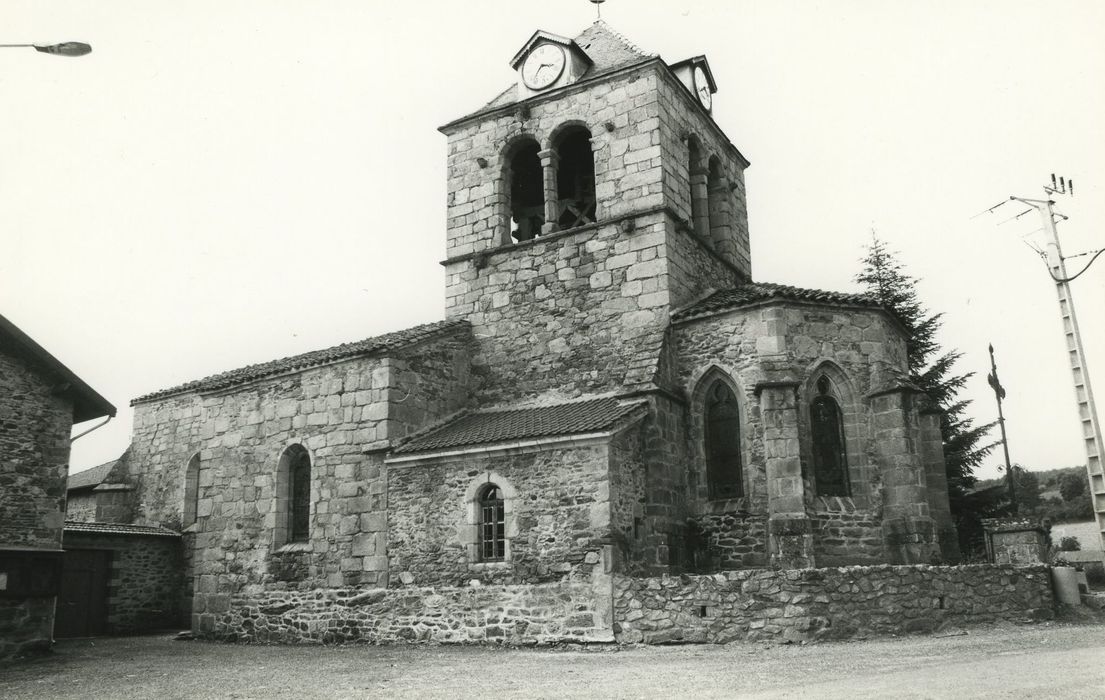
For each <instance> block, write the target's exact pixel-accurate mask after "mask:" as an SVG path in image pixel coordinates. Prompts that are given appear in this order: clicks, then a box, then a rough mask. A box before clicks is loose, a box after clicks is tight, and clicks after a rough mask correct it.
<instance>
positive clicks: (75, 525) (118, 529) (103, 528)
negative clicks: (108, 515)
mask: <svg viewBox="0 0 1105 700" xmlns="http://www.w3.org/2000/svg"><path fill="white" fill-rule="evenodd" d="M65 532H66V533H70V532H91V533H94V534H100V535H151V536H153V537H180V533H179V532H174V531H173V530H170V529H168V528H164V527H159V526H157V525H128V524H125V523H82V522H77V521H76V520H66V521H65Z"/></svg>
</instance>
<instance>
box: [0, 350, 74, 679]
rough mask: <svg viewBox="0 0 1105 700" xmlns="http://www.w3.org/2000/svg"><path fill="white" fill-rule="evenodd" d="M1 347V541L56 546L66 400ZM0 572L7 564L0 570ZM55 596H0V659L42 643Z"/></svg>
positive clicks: (67, 426) (68, 410)
mask: <svg viewBox="0 0 1105 700" xmlns="http://www.w3.org/2000/svg"><path fill="white" fill-rule="evenodd" d="M5 350H6V349H5V348H0V549H3V548H4V547H19V548H23V547H31V548H40V549H53V550H56V549H60V548H61V528H62V525H63V523H64V522H65V484H66V479H67V478H68V475H69V433H70V430H71V429H72V426H73V404H72V402H71V401H70V400H69V399H66V398H63V397H61V396H58V395H56V394H55V393H54V392H53V390H52V389H53V382H52V380H51V378H50V377H49V376H45V375H44V374H43V373H42V372H41V370H39V369H38V368H37V367H35V366H33V365H31V364H30V363H28V362H27V361H26V360H25V359H24V358H23V357H22V356H18V355H15V354H9V353H8V352H6V351H5ZM0 574H6V572H2V571H0ZM53 627H54V598H52V597H47V598H0V659H4V658H6V657H8V656H13V655H17V654H22V653H25V652H31V651H38V650H43V649H48V648H49V646H50V637H51V633H52V631H53Z"/></svg>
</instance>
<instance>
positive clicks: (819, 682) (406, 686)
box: [0, 623, 1105, 700]
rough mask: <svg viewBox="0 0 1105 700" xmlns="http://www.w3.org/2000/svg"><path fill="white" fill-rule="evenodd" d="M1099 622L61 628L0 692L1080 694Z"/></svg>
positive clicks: (1086, 691) (3, 676)
mask: <svg viewBox="0 0 1105 700" xmlns="http://www.w3.org/2000/svg"><path fill="white" fill-rule="evenodd" d="M1103 687H1105V625H1102V624H1066V623H1046V624H1037V625H1031V626H1013V625H999V626H994V627H988V628H973V629H971V630H969V631H968V632H963V631H961V630H952V631H951V632H950V633H945V635H944V636H924V637H907V638H893V639H881V640H871V641H858V642H841V643H829V644H818V645H810V646H798V645H795V646H766V645H761V644H744V645H740V644H737V645H729V646H678V647H632V648H612V647H602V648H587V649H584V648H566V649H498V648H488V647H456V646H448V647H445V646H406V647H372V646H333V647H314V646H295V647H263V646H245V645H223V644H211V643H206V642H197V641H190V642H184V641H173V639H172V635H170V634H163V635H150V636H141V637H123V638H103V639H94V640H87V639H86V640H69V641H64V642H59V643H58V645H57V647H56V649H55V652H54V653H53V654H51V655H49V656H47V657H43V658H38V659H32V660H27V661H23V662H20V663H18V664H15V665H9V666H8V667H7V668H4V669H0V698H12V699H17V698H18V699H20V700H22V699H23V698H27V699H34V698H51V699H53V698H159V699H163V698H363V697H370V696H372V697H433V698H462V697H481V696H494V697H502V698H532V697H549V698H551V697H609V698H650V697H706V698H714V697H718V698H720V697H755V698H760V697H763V698H769V697H770V698H775V697H781V698H786V697H799V696H807V695H808V694H809V693H811V692H813V693H816V694H817V695H818V696H819V697H820V698H838V697H839V698H845V697H846V698H887V697H893V698H930V697H940V698H943V697H948V698H951V697H955V698H1050V697H1055V698H1088V697H1102V692H1103V691H1102V688H1103Z"/></svg>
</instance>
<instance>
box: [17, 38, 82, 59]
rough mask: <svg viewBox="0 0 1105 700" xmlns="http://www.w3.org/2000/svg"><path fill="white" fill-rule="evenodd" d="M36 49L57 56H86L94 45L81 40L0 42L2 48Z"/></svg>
mask: <svg viewBox="0 0 1105 700" xmlns="http://www.w3.org/2000/svg"><path fill="white" fill-rule="evenodd" d="M23 48H25V49H34V50H35V51H41V52H42V53H52V54H54V55H56V56H84V55H85V54H88V53H92V47H91V46H89V45H88V44H83V43H81V42H79V41H65V42H62V43H60V44H47V45H43V44H0V49H23Z"/></svg>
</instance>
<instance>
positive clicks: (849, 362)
mask: <svg viewBox="0 0 1105 700" xmlns="http://www.w3.org/2000/svg"><path fill="white" fill-rule="evenodd" d="M673 338H674V342H675V343H676V347H677V348H678V354H679V356H680V358H681V366H680V375H679V376H680V381H681V385H682V386H681V390H682V391H683V392H685V393H686V395H687V396H690V397H692V405H691V406H690V408H689V410H690V411H691V424H692V426H693V428H694V429H693V433H692V435H691V436H690V440H691V445H692V454H691V458H692V465H691V469H690V470H689V471H690V473H691V480H692V483H693V484H696V485H697V488H696V489H694V490H693V491H692V494H691V508H692V511H693V512H694V513H695V517H696V518H698V520H699V523H700V524H701V525H702V527H703V528H704V529H705V533H706V537H707V538H708V539H709V541H710V542H711V544H712V546H713V547H714V554H715V557H718V556H720V559H721V561H727V562H736V561H745V562H749V563H751V564H752V565H759V564H758V554H759V553H758V552H757V551H756V550H755V549H751V550H750V549H749V548H748V547H743V546H735V545H736V543H738V542H741V541H743V540H748V541H751V539H754V538H756V537H757V534H753V533H745V532H742V531H741V530H739V529H734V527H735V526H737V525H738V524H740V523H746V522H747V523H753V522H755V517H751V518H750V517H749V516H756V517H759V516H763V515H766V511H767V500H768V499H767V481H766V479H765V471H764V470H765V466H764V464H765V461H766V455H765V453H764V446H763V444H762V441H760V440H759V438H760V437H761V436H762V435H763V431H764V426H763V425H762V423H761V415H760V408H759V404H760V398H759V397H758V396H757V395H756V391H755V389H756V385H757V384H758V383H759V382H761V381H765V380H771V379H777V378H780V377H785V378H788V379H790V380H792V381H794V382H797V384H798V386H799V389H798V391H799V396H798V412H799V415H798V427H799V443H800V446H801V448H802V449H801V458H802V473H803V475H804V476H805V478H806V484H805V490H806V508H807V511H808V512H809V516H810V517H811V518H812V519H813V520H814V521H815V525H816V526H815V527H813V529H812V536H813V547H814V551H815V552H818V553H820V554H822V555H824V556H825V557H826V559H825V562H826V563H832V564H858V563H874V562H881V561H886V558H885V555H884V553H883V552H882V551H881V541H880V540H879V538H881V531H880V529H879V528H880V527H881V518H882V511H881V503H882V500H883V495H882V488H883V485H882V482H881V465H879V464H877V463H875V461H874V458H873V456H872V455H873V454H874V453H875V451H874V449H873V442H872V441H873V439H874V434H873V433H872V432H871V429H870V428H869V422H870V408H869V406H868V405H867V402H866V399H865V398H864V396H865V395H866V394H867V393H868V392H870V391H872V390H873V389H875V388H877V387H878V385H879V383H880V382H882V381H884V380H885V379H886V375H887V368H888V367H889V368H898V369H901V368H903V367H904V366H905V348H904V343H903V340H902V337H901V335H900V333H899V331H898V330H897V329H896V327H894V326H893V325H892V323H891V322H890V321H889V320H888V319H887V318H886V317H885V316H883V315H882V314H881V313H879V312H877V311H874V310H865V309H850V308H841V307H825V306H818V305H806V304H799V303H795V304H790V303H779V304H769V305H765V306H760V307H753V308H748V309H742V310H737V311H733V312H730V313H725V314H721V315H718V316H713V317H708V318H704V319H700V320H697V321H689V322H684V323H680V324H677V325H676V327H675V329H674V332H673ZM737 339H739V341H737ZM826 363H828V367H829V370H828V371H829V372H830V374H831V376H832V377H833V379H834V381H838V382H840V383H842V384H844V385H846V388H847V393H848V396H849V397H850V402H849V401H845V402H844V403H845V405H842V406H841V408H842V410H843V411H844V413H845V418H846V435H845V437H846V444H847V448H848V459H849V473H850V480H851V486H852V496H851V497H847V498H839V499H831V500H832V501H833V504H832V505H831V506H830V505H826V502H825V499H819V498H815V497H814V493H813V488H812V485H811V484H810V483H809V480H808V479H809V476H808V475H809V470H810V469H811V465H810V463H809V459H810V458H809V451H808V444H807V441H808V435H807V433H808V416H807V414H808V402H809V401H810V396H808V395H807V394H808V393H809V389H808V387H806V386H805V383H807V382H808V380H810V379H811V378H812V377H813V375H814V374H816V373H817V372H818V371H819V370H820V369H821V368H824V367H826ZM712 372H721V373H723V374H724V375H726V376H727V377H729V378H730V379H731V380H732V381H733V382H734V383H735V384H736V386H737V387H738V389H739V391H738V401H739V403H740V406H741V413H742V419H741V421H742V422H741V427H742V431H743V433H742V435H743V436H744V438H746V440H742V442H744V443H745V447H744V455H743V457H744V459H743V467H744V470H745V486H746V496H745V498H743V499H740V502H739V503H735V504H732V507H726V504H725V503H722V502H711V501H709V500H708V498H707V491H706V488H705V487H706V480H705V476H704V474H705V462H704V457H705V456H704V453H703V452H702V450H701V443H702V440H703V435H702V428H701V414H702V410H703V408H702V406H701V405H700V404H701V401H700V400H699V393H700V391H699V390H700V389H701V387H702V385H703V381H704V378H705V377H707V376H708V375H710V376H713V375H712V374H710V373H712ZM696 392H698V393H696ZM811 524H814V523H811ZM723 526H724V527H725V529H724V530H716V528H718V527H723ZM723 543H728V546H729V547H734V548H732V549H731V550H730V551H726V549H727V547H726V546H723ZM820 563H821V562H820V561H819V562H818V564H820Z"/></svg>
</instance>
